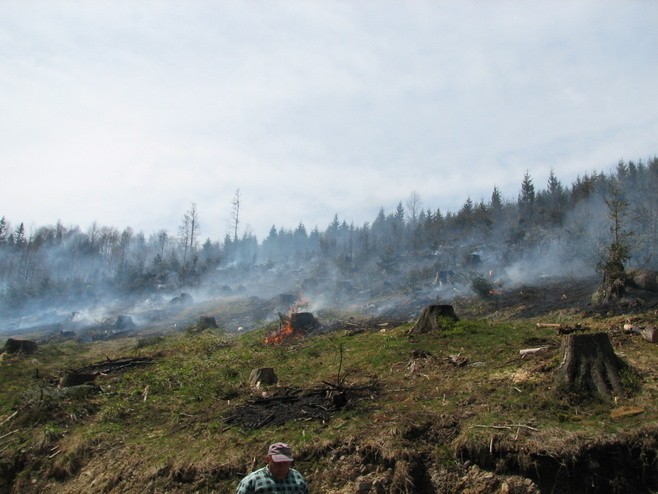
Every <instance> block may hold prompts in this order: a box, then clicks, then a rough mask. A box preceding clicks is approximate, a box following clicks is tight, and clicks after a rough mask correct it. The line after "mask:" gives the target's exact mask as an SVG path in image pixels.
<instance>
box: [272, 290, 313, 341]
mask: <svg viewBox="0 0 658 494" xmlns="http://www.w3.org/2000/svg"><path fill="white" fill-rule="evenodd" d="M308 305H309V302H308V300H305V299H304V297H302V295H301V294H300V295H299V300H297V302H295V303H294V304H293V305H292V306H291V307H290V308H289V310H288V319H286V320H285V321H282V323H281V327H280V328H279V330H278V331H277V332H276V333H274V334H271V335H269V336H268V337H267V338H265V340H264V342H265V344H266V345H279V344H281V343H283V341H284V340H287V339H289V338H292V337H295V336H297V337H299V336H303V334H302V332H300V331H295V328H293V327H292V321H291V318H292V315H293V314H296V313H298V312H299V310H300V309H303V308H306V307H308Z"/></svg>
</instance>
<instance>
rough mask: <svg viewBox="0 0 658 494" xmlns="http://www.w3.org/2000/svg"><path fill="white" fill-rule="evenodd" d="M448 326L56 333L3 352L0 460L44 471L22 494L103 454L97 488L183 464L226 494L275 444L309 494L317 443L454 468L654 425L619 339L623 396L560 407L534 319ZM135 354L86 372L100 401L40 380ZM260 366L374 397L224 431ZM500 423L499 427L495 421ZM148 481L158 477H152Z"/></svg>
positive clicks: (635, 352) (291, 379) (290, 378)
mask: <svg viewBox="0 0 658 494" xmlns="http://www.w3.org/2000/svg"><path fill="white" fill-rule="evenodd" d="M446 324H447V327H446V329H445V330H444V331H439V332H434V333H427V334H421V335H414V336H413V337H410V336H408V335H407V332H408V330H409V328H410V327H411V325H410V324H406V325H402V326H400V327H396V328H386V329H385V330H382V331H377V330H372V331H363V332H361V333H357V334H353V333H350V332H348V331H347V330H345V331H343V330H340V329H338V330H336V331H334V332H332V333H329V334H321V335H318V336H315V337H312V338H305V339H299V340H294V341H291V342H290V343H286V344H283V345H280V346H268V345H265V344H264V343H263V339H264V337H265V336H266V334H267V333H268V331H269V330H271V329H272V328H271V327H264V328H262V329H259V330H255V331H252V332H249V333H247V334H244V335H240V336H230V335H227V334H226V333H224V332H223V331H221V330H207V331H204V332H201V333H188V332H183V333H178V334H175V335H171V336H168V337H166V338H153V339H150V340H149V341H148V343H147V344H145V342H144V340H143V339H142V340H139V339H132V340H125V341H114V342H98V343H95V344H78V343H74V342H65V343H61V344H57V345H55V344H52V345H44V346H42V347H40V349H39V350H38V352H37V354H36V355H34V356H31V357H25V358H21V357H10V358H7V357H5V358H4V359H3V360H2V361H1V362H0V373H1V374H2V382H3V386H2V388H1V389H0V422H2V421H4V423H3V424H2V426H1V427H0V436H1V435H3V434H5V433H7V432H11V430H14V429H16V430H17V431H18V432H16V433H15V438H16V439H15V440H14V439H11V438H12V435H10V436H7V438H8V439H7V440H6V442H0V449H2V448H4V450H2V452H0V461H1V462H2V463H0V464H1V465H5V467H6V465H9V464H10V463H9V462H10V461H11V460H10V458H12V455H21V456H20V457H21V458H23V459H24V461H23V467H22V468H21V470H20V472H17V473H18V476H19V477H18V478H23V477H24V478H25V479H28V478H31V476H39V475H40V477H39V478H43V479H44V480H43V482H41V481H39V482H37V484H36V487H35V489H37V488H44V485H45V484H46V483H47V482H52V479H50V480H49V477H48V476H49V475H50V474H49V473H48V472H50V471H51V470H50V469H52V468H55V467H57V468H59V470H56V471H59V472H66V471H68V470H67V469H69V470H71V469H72V470H74V471H72V472H71V473H70V474H67V475H68V477H66V475H64V474H59V475H64V477H66V478H64V479H63V480H64V481H66V482H68V483H70V485H71V487H70V488H71V489H74V488H75V486H76V485H77V484H76V482H80V483H81V484H80V485H82V481H83V479H82V477H80V475H79V473H78V472H79V470H80V469H81V468H83V467H79V468H77V470H76V469H75V468H73V467H74V466H75V465H78V464H80V465H87V466H88V468H90V469H93V468H100V465H102V464H103V463H102V462H103V461H107V460H108V458H112V457H113V456H112V455H117V454H119V455H120V457H121V458H122V459H123V460H122V461H120V462H118V463H117V464H116V466H115V467H114V468H116V469H117V471H115V472H113V475H114V477H111V476H110V474H109V473H108V477H107V478H99V480H98V482H99V489H101V488H105V489H109V487H108V486H109V485H110V484H111V483H112V482H115V483H117V485H118V487H117V489H128V487H127V484H125V483H124V484H122V483H121V481H119V480H117V478H123V477H125V476H129V475H134V480H133V482H134V485H135V486H137V488H136V490H135V492H137V491H138V488H139V486H140V485H141V488H143V487H144V485H142V484H140V482H145V483H146V482H149V481H152V479H151V480H148V478H147V473H145V472H158V471H159V469H163V468H164V469H165V470H166V469H174V470H175V469H176V468H183V469H186V468H192V467H193V470H194V471H196V472H198V473H197V476H198V477H199V478H202V479H203V480H199V483H198V486H202V485H213V486H214V487H213V488H214V489H217V491H218V492H224V490H223V489H230V488H232V486H233V485H234V482H235V477H234V476H235V475H237V474H238V473H239V472H243V471H245V469H246V468H248V467H249V465H250V464H251V462H252V459H253V457H254V456H258V457H259V456H260V455H261V452H262V450H263V447H264V445H266V444H267V443H268V442H270V441H272V440H286V441H288V442H290V443H291V444H294V445H295V448H296V449H298V450H299V451H301V452H303V453H305V454H306V455H307V456H309V457H313V458H314V459H313V460H312V461H310V460H309V461H307V460H304V459H300V467H303V468H304V470H305V471H308V472H314V471H316V470H317V473H316V474H311V478H314V479H315V480H314V481H315V486H316V487H318V490H321V489H320V488H319V487H320V486H322V485H324V486H328V485H330V484H331V482H333V480H330V477H331V475H333V474H332V473H331V472H333V471H334V470H333V469H334V468H338V467H334V466H332V464H331V462H330V461H329V460H326V459H324V456H323V453H322V451H324V450H325V449H327V448H328V449H337V448H339V449H340V448H342V450H344V452H343V453H342V454H343V455H357V454H358V451H360V449H359V448H366V449H367V448H371V449H373V451H377V452H378V453H377V454H378V455H379V456H380V457H381V458H382V459H386V458H389V457H393V455H394V454H395V453H394V451H396V449H397V450H402V449H404V450H407V449H409V450H412V451H415V450H418V451H422V452H423V454H425V455H428V457H432V458H435V460H436V461H440V462H442V463H443V464H445V465H447V466H449V465H454V463H455V462H456V459H455V456H454V455H455V450H456V448H458V447H460V446H459V445H468V447H473V448H477V447H480V448H483V451H485V450H486V449H487V448H488V445H489V441H490V440H491V434H492V430H495V431H496V433H497V434H499V435H500V437H501V438H503V439H505V440H506V441H509V442H510V444H517V443H515V441H517V442H518V441H530V440H531V439H532V438H533V437H534V436H535V435H541V434H549V431H553V432H554V431H555V430H559V431H563V432H564V433H565V434H589V435H591V436H592V437H596V436H598V435H600V434H603V433H614V432H618V431H621V430H624V429H629V428H634V427H640V426H641V424H642V423H647V422H649V423H651V422H653V423H655V422H656V419H657V418H658V410H657V408H656V400H655V398H656V389H655V388H656V386H655V383H653V385H649V384H651V382H650V381H649V380H648V379H647V378H646V376H647V375H650V374H648V373H650V372H651V370H652V369H655V366H656V364H657V363H658V352H657V351H656V350H655V345H654V346H653V347H652V346H647V345H643V344H642V343H641V342H639V341H638V340H633V341H630V340H629V342H628V343H627V346H625V347H624V353H625V358H626V359H628V360H630V361H631V363H632V364H634V365H636V366H640V367H641V369H640V370H641V372H640V373H639V374H636V373H626V374H624V375H623V376H622V378H623V380H624V382H625V384H626V385H627V386H628V388H629V390H631V394H630V396H629V397H628V398H622V399H620V402H619V403H606V402H602V401H590V402H586V403H581V404H574V403H573V402H570V401H569V400H567V399H565V398H564V397H562V396H560V395H558V394H557V393H556V392H555V390H554V389H553V381H552V370H553V369H555V367H556V366H557V364H558V355H557V352H558V345H559V337H558V336H557V335H555V334H554V333H551V332H548V331H547V330H546V329H542V328H537V327H536V325H535V324H534V322H533V321H514V322H504V321H503V322H494V321H491V320H487V319H478V320H460V321H456V322H452V321H451V322H450V323H446ZM539 340H541V341H547V342H549V343H551V344H552V349H551V351H550V352H548V353H547V354H546V355H544V356H537V357H531V358H528V359H521V358H520V357H519V354H518V351H519V350H520V349H522V348H525V347H528V342H536V341H539ZM137 355H144V356H150V357H152V358H153V365H150V366H146V367H139V368H134V369H131V370H128V371H126V372H123V373H120V374H111V375H108V376H100V377H99V378H98V384H99V385H100V386H101V388H102V389H103V392H102V393H100V394H96V395H89V396H69V397H66V398H58V396H57V394H56V392H55V388H54V386H53V384H54V382H56V378H57V376H58V375H60V374H61V372H63V370H64V369H67V368H77V367H81V366H83V365H87V364H89V363H93V362H97V361H102V360H104V359H107V358H111V359H112V358H118V357H125V356H137ZM456 355H459V356H461V357H463V358H466V359H467V362H468V363H467V365H464V366H462V367H458V366H455V365H452V364H451V363H450V358H451V357H452V356H456ZM258 367H273V368H274V369H275V372H276V373H277V375H278V377H279V385H278V386H279V387H291V388H305V389H310V388H317V387H322V386H325V383H335V384H338V382H339V380H340V382H341V383H342V384H344V385H345V386H373V390H374V389H376V391H373V396H372V397H370V398H367V399H362V400H359V401H356V402H354V403H353V404H352V405H351V406H350V407H347V408H346V409H344V410H342V411H340V412H338V413H337V414H335V415H334V416H333V417H332V419H331V420H330V421H329V422H327V423H320V422H317V421H300V422H288V423H286V424H283V425H281V426H276V427H266V428H263V429H257V430H243V429H240V428H238V427H228V426H227V425H226V424H225V422H224V416H225V415H226V414H227V413H229V412H230V411H231V410H233V408H234V407H235V406H237V405H240V404H244V403H246V402H247V401H248V400H249V399H250V398H252V397H253V391H252V390H251V389H250V388H249V385H248V379H249V374H250V372H251V370H252V369H254V368H258ZM37 368H38V369H39V376H38V377H37V375H36V369H37ZM642 369H643V370H644V374H643V373H642ZM642 376H645V378H644V379H643V378H642ZM276 388H277V387H273V388H271V390H275V389H276ZM625 404H630V405H635V406H640V407H643V408H644V414H643V415H642V416H641V417H628V418H624V419H622V420H620V421H612V420H611V419H610V410H611V409H612V408H613V407H615V406H618V405H625ZM14 413H16V415H15V417H13V418H11V415H12V414H14ZM450 421H454V422H455V423H456V424H458V427H457V428H456V429H455V431H456V432H455V433H456V434H457V436H456V437H452V436H451V439H450V440H449V441H448V442H442V440H440V439H436V440H425V439H423V435H422V434H420V436H419V437H418V438H415V436H414V433H413V431H414V430H415V429H414V428H415V427H418V424H430V425H429V426H428V427H430V429H432V428H433V427H435V428H436V430H433V429H432V430H430V432H428V434H430V437H433V436H431V434H436V435H437V436H436V437H442V436H441V434H443V433H444V430H443V429H441V427H439V425H437V424H442V423H449V422H450ZM506 425H510V428H509V429H493V428H495V427H501V426H502V427H505V426H506ZM511 425H516V426H517V427H516V428H515V427H512V426H511ZM518 426H527V428H524V427H518ZM530 427H532V428H534V429H537V431H538V432H533V430H532V429H530ZM446 430H451V429H450V428H449V427H448V429H446ZM515 436H516V437H515ZM558 436H559V434H558ZM32 438H40V439H39V441H35V440H34V439H32ZM10 439H11V440H10ZM559 439H561V438H560V437H557V438H556V439H555V441H558V440H559ZM37 442H40V443H41V445H42V448H43V447H45V446H43V445H45V444H47V445H48V447H47V448H46V449H45V452H44V451H43V450H41V449H39V448H38V447H37V446H35V444H36V443H37ZM518 444H520V443H518ZM48 448H59V449H48ZM49 451H50V452H49ZM53 451H55V452H57V451H61V452H62V453H60V454H61V455H62V456H61V458H66V459H67V462H66V463H65V462H64V460H59V461H60V463H61V465H59V466H58V464H57V463H55V462H56V461H58V460H57V458H58V456H59V455H56V456H53V458H48V457H49V456H50V455H52V454H54V453H53ZM65 455H68V456H65ZM314 455H317V456H314ZM131 459H132V463H131V461H130V460H131ZM382 461H383V460H382ZM137 465H138V466H139V470H137ZM322 469H324V470H322ZM53 471H55V470H53ZM163 471H164V470H163ZM121 472H123V473H121ZM131 472H132V473H131ZM213 472H214V473H213ZM323 472H324V473H323ZM148 475H155V476H156V477H157V475H156V474H152V473H151V474H148ZM335 475H339V474H338V471H337V470H336V472H335ZM110 477H111V478H110ZM158 479H159V480H158V482H163V483H164V484H163V485H165V484H166V479H161V478H159V477H158ZM351 480H354V479H351ZM61 481H62V480H61V479H60V480H58V481H57V482H61ZM103 482H106V483H105V484H104V483H103ZM208 482H210V484H208ZM55 485H57V484H55ZM103 486H105V487H103ZM166 489H167V488H166V487H163V490H166ZM129 491H130V490H129V489H128V490H127V492H129ZM27 492H30V491H27ZM44 492H48V490H45V491H44ZM52 492H57V490H56V489H54V490H52ZM117 492H119V491H117ZM190 492H193V490H190ZM327 492H329V491H327Z"/></svg>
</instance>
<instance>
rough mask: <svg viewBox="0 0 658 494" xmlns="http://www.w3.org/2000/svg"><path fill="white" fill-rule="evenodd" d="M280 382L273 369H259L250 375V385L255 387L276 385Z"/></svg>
mask: <svg viewBox="0 0 658 494" xmlns="http://www.w3.org/2000/svg"><path fill="white" fill-rule="evenodd" d="M278 382H279V378H278V377H277V376H276V374H275V373H274V369H273V368H272V367H261V368H259V369H254V370H252V371H251V374H250V375H249V384H250V385H251V386H255V387H260V386H262V385H271V384H276V383H278Z"/></svg>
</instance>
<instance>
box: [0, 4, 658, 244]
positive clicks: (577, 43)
mask: <svg viewBox="0 0 658 494" xmlns="http://www.w3.org/2000/svg"><path fill="white" fill-rule="evenodd" d="M0 12H1V15H0V217H2V216H4V217H5V218H6V219H7V220H8V221H9V222H10V223H11V224H12V225H13V226H16V225H18V224H19V223H21V222H23V223H24V224H25V226H26V227H27V228H28V231H31V230H34V229H35V228H38V227H40V226H44V225H54V224H55V223H56V222H57V221H61V223H62V224H64V225H65V226H79V227H80V228H81V229H82V230H86V229H88V228H89V227H90V226H91V225H92V223H94V222H96V223H97V224H98V225H102V226H114V227H116V228H118V229H120V230H122V229H123V228H125V227H128V226H129V227H131V228H132V229H133V230H134V231H142V232H144V233H145V234H147V235H149V234H151V233H154V232H157V231H159V230H161V229H165V230H167V231H169V232H171V233H175V232H177V230H178V228H179V226H180V224H181V222H182V218H183V215H184V214H185V213H186V212H187V211H189V209H190V208H191V206H192V204H195V206H196V210H197V213H198V218H199V224H200V237H201V238H202V239H205V238H210V239H212V240H219V241H221V240H223V238H224V236H225V235H226V234H228V233H232V231H233V230H232V228H233V227H232V212H233V205H232V204H233V201H234V199H235V198H236V193H237V191H238V190H239V198H240V210H239V225H238V229H239V234H240V235H243V234H244V233H251V234H254V235H256V236H257V237H258V239H259V240H263V239H264V238H265V237H266V236H267V234H268V232H269V230H270V228H271V227H272V226H276V227H277V228H281V227H283V228H286V229H294V228H296V227H297V225H299V224H300V223H303V224H304V225H305V227H306V229H307V230H308V231H310V230H312V229H313V228H315V227H318V228H319V229H320V230H324V229H325V228H326V227H327V226H328V225H329V223H330V222H331V221H332V219H333V218H334V216H335V215H338V217H339V218H340V219H341V221H342V220H345V221H347V223H354V224H355V225H356V226H361V225H363V224H364V223H365V222H372V220H374V219H375V217H376V216H377V213H378V211H379V210H380V208H384V210H385V212H386V213H392V212H393V211H394V209H395V207H396V206H397V204H398V203H399V202H402V203H403V204H405V201H406V200H407V199H408V198H409V197H410V196H411V195H412V193H414V194H417V196H418V197H420V200H421V201H422V202H421V205H422V207H423V209H431V210H432V211H435V210H436V209H441V211H442V212H446V211H453V212H456V211H458V210H459V208H460V207H461V206H462V205H463V204H464V202H465V201H466V200H467V199H468V198H470V199H472V200H473V201H474V202H479V201H480V200H484V201H485V202H488V200H489V199H490V197H491V192H492V191H493V188H494V187H498V188H499V189H500V191H501V193H502V196H503V198H506V199H509V200H515V199H516V197H517V196H518V193H519V191H520V184H521V182H522V180H523V176H524V174H525V173H526V172H528V173H529V174H530V176H531V178H532V180H533V183H534V184H535V187H536V189H538V190H539V189H544V188H545V186H546V181H547V179H548V176H549V174H550V172H551V170H552V171H553V172H554V173H555V175H556V176H557V178H558V179H559V180H561V181H562V183H563V184H565V185H570V184H571V183H572V181H573V180H575V179H576V177H577V176H582V175H584V174H587V173H591V172H593V171H603V172H608V171H612V170H614V168H615V167H616V164H617V162H618V161H619V159H625V160H629V159H631V160H638V159H643V160H646V159H650V158H652V157H654V156H655V155H656V154H657V153H658V92H657V90H656V88H657V87H658V86H657V82H656V81H658V30H656V29H655V21H656V19H658V2H655V1H652V0H646V1H629V0H625V1H600V0H599V1H577V0H575V1H560V0H550V1H541V0H533V1H532V2H520V1H495V0H492V1H467V0H460V1H438V0H435V1H422V0H411V1H402V0H400V1H389V0H359V1H353V0H349V1H331V0H323V1H320V0H318V1H306V0H294V1H292V0H285V1H276V0H271V1H269V0H258V1H231V0H222V1H219V0H217V1H201V0H186V1H165V0H163V1H152V0H144V1H140V2H134V1H132V0H130V1H123V0H112V1H100V0H89V1H63V0H50V1H33V0H0Z"/></svg>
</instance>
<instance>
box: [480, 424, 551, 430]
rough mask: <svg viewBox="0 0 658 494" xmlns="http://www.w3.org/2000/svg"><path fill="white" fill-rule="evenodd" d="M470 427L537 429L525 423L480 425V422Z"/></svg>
mask: <svg viewBox="0 0 658 494" xmlns="http://www.w3.org/2000/svg"><path fill="white" fill-rule="evenodd" d="M471 427H478V428H481V429H507V430H512V429H514V428H517V429H518V428H523V429H530V430H531V431H535V432H536V431H539V429H537V428H535V427H531V426H529V425H525V424H509V425H480V424H475V425H473V426H471Z"/></svg>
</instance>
